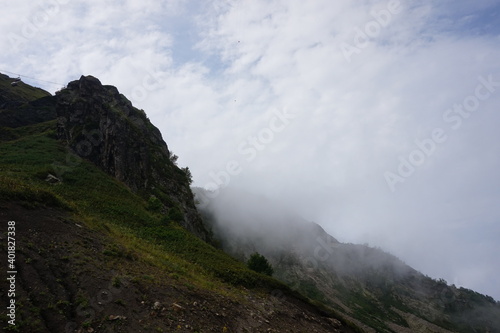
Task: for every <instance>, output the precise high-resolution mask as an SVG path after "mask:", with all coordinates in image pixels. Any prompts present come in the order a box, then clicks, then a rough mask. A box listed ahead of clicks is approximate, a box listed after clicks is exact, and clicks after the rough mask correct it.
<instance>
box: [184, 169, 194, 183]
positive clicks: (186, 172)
mask: <svg viewBox="0 0 500 333" xmlns="http://www.w3.org/2000/svg"><path fill="white" fill-rule="evenodd" d="M181 170H182V171H184V173H185V174H186V178H187V180H188V183H189V185H191V184H192V183H193V175H192V174H191V170H189V168H188V167H185V168H181Z"/></svg>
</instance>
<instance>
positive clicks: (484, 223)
mask: <svg viewBox="0 0 500 333" xmlns="http://www.w3.org/2000/svg"><path fill="white" fill-rule="evenodd" d="M57 1H58V0H51V1H49V0H42V1H39V2H37V3H36V4H24V3H22V4H17V3H6V4H5V8H4V10H2V14H3V13H9V15H7V16H5V17H2V20H0V22H1V23H0V28H1V29H2V31H3V32H5V33H4V34H3V38H2V39H0V46H1V47H2V49H4V50H5V49H8V50H11V52H7V53H3V54H2V55H1V56H0V68H1V69H6V70H11V71H13V72H19V73H22V74H31V76H32V77H35V78H40V79H45V80H49V81H54V82H61V83H65V82H67V81H69V80H73V79H76V78H78V77H79V75H81V74H93V75H96V76H98V77H99V78H100V79H101V81H102V82H103V83H105V84H113V85H116V86H117V87H118V88H119V89H120V91H121V92H122V93H124V94H125V95H126V96H128V97H129V98H130V99H131V100H132V101H133V103H134V104H135V105H136V106H138V107H140V108H143V109H145V110H146V112H147V113H148V115H149V117H150V118H151V119H152V121H153V123H155V124H156V125H157V126H158V127H159V128H160V129H161V131H162V133H163V135H164V138H165V140H166V141H167V143H168V145H169V147H170V148H171V149H172V150H173V151H174V152H175V153H176V154H178V155H179V157H180V158H179V162H180V164H182V165H189V167H190V169H191V171H192V173H193V175H194V180H195V184H196V185H198V186H204V185H206V184H208V183H210V182H213V181H214V179H213V178H214V177H212V176H211V175H213V174H217V173H219V172H222V171H224V170H226V169H227V163H228V162H230V161H237V162H238V163H239V164H240V166H241V168H242V171H241V172H240V173H239V174H238V175H235V176H231V177H230V182H231V183H232V184H235V185H239V186H242V187H245V188H247V189H249V190H253V191H262V192H264V193H265V194H266V195H267V196H270V197H275V198H278V199H280V200H281V201H282V202H285V203H287V204H288V205H289V206H291V207H293V208H294V209H295V210H297V211H299V213H301V214H302V215H303V216H304V217H305V218H306V219H310V220H315V221H316V222H318V223H320V224H321V225H322V226H324V227H325V229H326V230H327V231H329V232H330V233H331V234H332V235H333V236H335V237H337V238H338V239H339V240H341V241H357V242H369V243H370V244H371V245H377V246H381V247H382V248H384V249H386V250H390V251H391V252H393V253H394V254H395V255H397V256H399V257H401V258H402V259H403V260H405V261H406V262H407V263H408V264H410V265H413V266H415V267H417V268H419V269H421V270H422V271H423V273H425V274H429V275H431V276H434V277H444V278H446V279H447V280H449V281H450V282H452V281H455V280H457V281H460V283H463V284H464V285H465V286H467V287H470V288H474V289H478V290H480V291H482V292H487V293H495V294H494V295H493V296H495V297H496V298H497V299H500V293H499V291H498V290H497V289H495V287H494V286H493V284H492V283H491V281H492V280H491V276H493V274H498V273H499V272H498V265H496V261H495V258H493V256H491V255H490V252H492V251H498V248H497V247H496V246H495V245H494V244H492V243H491V242H490V241H489V240H484V239H485V238H484V237H487V235H488V234H498V232H499V227H498V226H497V225H496V224H495V223H494V222H492V221H498V218H499V216H500V212H499V211H498V209H497V208H496V203H497V202H498V199H499V193H498V190H497V189H498V188H499V187H498V183H499V177H498V176H497V175H496V172H495V170H498V167H499V164H500V159H499V157H498V150H497V148H496V145H495V142H497V141H498V139H499V137H498V136H499V134H497V132H498V131H497V129H496V124H498V121H499V119H498V117H499V116H498V105H499V102H500V88H499V89H498V90H496V91H494V92H493V93H492V94H491V95H490V96H489V97H488V98H487V99H486V100H484V101H481V103H480V105H479V107H478V109H477V111H475V112H472V113H471V114H470V116H469V117H468V118H463V119H462V120H463V122H462V124H461V126H460V128H459V129H457V130H454V129H453V128H451V126H450V125H451V124H450V123H449V122H446V121H445V120H444V119H443V115H444V113H445V112H446V111H447V110H448V109H450V108H453V107H454V105H455V104H460V103H463V102H464V99H465V98H467V97H468V96H471V94H472V95H473V94H474V92H475V88H476V86H477V85H478V83H479V81H478V77H480V76H482V77H483V78H487V77H488V75H493V79H494V81H500V76H498V74H497V73H499V72H500V71H499V66H500V63H499V62H498V59H499V53H500V47H499V46H498V45H499V44H498V38H499V34H498V33H499V32H498V31H497V30H495V29H492V28H491V27H492V26H495V24H494V23H495V22H497V21H495V20H498V16H496V17H495V16H494V15H491V14H494V13H497V12H498V5H497V3H496V1H481V2H480V3H477V4H476V3H474V4H473V5H472V4H471V3H470V2H467V1H458V2H457V1H453V2H451V1H444V2H440V3H439V4H436V3H434V2H431V1H421V2H419V3H418V4H408V3H405V2H400V3H399V2H398V1H395V0H393V1H365V2H362V3H356V4H355V3H352V2H348V1H337V2H331V1H326V0H325V1H319V0H318V1H308V2H307V1H306V2H304V1H278V0H276V1H263V0H262V1H260V0H255V1H252V2H246V1H211V2H203V3H201V2H197V1H164V2H157V1H156V2H155V1H146V2H144V1H133V0H128V1H87V2H67V1H62V0H60V1H59V3H60V5H59V10H58V11H57V13H55V12H56V10H55V9H54V8H55V7H54V8H53V9H54V10H53V11H54V14H53V15H49V19H48V20H47V22H46V23H44V24H41V26H40V27H39V28H38V30H37V31H36V32H35V33H34V34H33V36H34V37H33V38H30V39H28V40H27V43H25V44H24V46H23V47H22V48H20V49H16V48H14V47H13V46H12V42H11V41H10V40H9V38H8V36H9V34H10V36H11V35H12V34H17V35H19V36H23V35H22V29H23V27H24V25H25V24H27V23H26V22H31V23H33V18H34V17H35V16H36V15H37V13H39V12H40V10H41V9H40V8H48V7H47V6H50V4H52V5H53V6H55V5H54V4H56V3H57ZM398 3H399V4H400V6H396V7H397V8H398V10H394V8H396V7H394V6H395V5H396V4H398ZM391 9H392V11H391ZM387 13H389V14H390V15H389V14H387ZM3 15H6V14H3ZM384 15H385V16H384ZM457 22H458V23H457ZM482 22H484V24H483V23H482ZM471 27H472V28H473V29H471ZM364 36H366V37H364ZM345 44H349V45H350V46H351V47H353V48H355V52H353V53H350V55H348V56H346V52H345V50H343V48H342V46H343V45H345ZM350 50H354V49H350ZM33 83H37V82H33ZM40 84H42V85H43V83H40ZM44 87H45V88H47V89H50V90H51V91H55V90H57V89H58V87H52V86H44ZM284 110H286V112H289V113H290V114H293V115H295V117H294V118H293V119H291V120H290V122H289V123H287V125H286V127H285V128H284V129H283V130H282V131H279V132H273V133H272V140H268V139H269V137H267V139H266V137H265V135H269V132H268V131H266V129H269V128H270V127H269V126H270V121H272V118H273V117H274V116H275V112H277V111H281V112H284ZM436 128H440V129H442V130H443V131H444V133H445V134H446V136H447V140H446V141H445V142H443V143H439V144H437V145H436V149H435V151H434V152H433V153H432V154H431V155H430V156H426V158H425V161H423V163H422V164H421V165H418V166H417V167H416V168H415V172H414V173H413V174H412V175H411V176H410V177H407V178H405V181H404V182H403V183H398V184H397V185H396V191H395V192H394V193H393V192H391V190H390V188H389V186H388V184H387V182H386V180H385V178H384V173H385V172H388V171H389V172H397V168H398V165H399V163H400V158H406V159H408V158H409V156H410V154H411V153H412V152H413V151H415V150H416V149H417V150H418V149H419V147H418V145H417V144H416V140H417V141H422V140H425V139H428V138H430V137H432V133H433V130H434V129H436ZM259 135H261V136H260V138H259ZM252 137H253V138H257V140H258V141H256V144H257V145H256V146H252V144H251V143H250V142H251V141H249V140H251V138H252ZM263 141H265V142H267V141H269V142H267V143H266V144H263ZM242 144H243V145H244V144H248V145H249V146H248V147H253V149H255V152H256V155H255V158H253V159H252V160H251V161H249V160H248V157H249V155H248V154H242V153H241V149H239V147H241V145H242ZM262 146H263V148H262ZM245 147H246V146H245ZM248 147H246V148H248ZM257 147H259V148H262V149H257ZM478 214H482V215H481V219H479V220H478V219H475V218H473V217H474V216H477V215H478ZM457 218H461V219H463V220H461V221H462V222H461V223H462V224H463V227H462V229H461V230H462V231H463V232H455V231H453V230H455V229H454V228H455V222H453V221H455V220H456V219H457ZM450 230H452V231H450ZM485 230H486V231H487V232H485ZM471 234H475V235H477V238H474V239H473V240H471V239H469V238H468V235H471ZM483 241H485V242H487V244H489V246H488V247H481V246H476V245H477V243H481V242H483ZM490 246H491V247H490ZM463 248H466V249H468V250H469V252H467V254H468V255H467V256H465V255H464V251H463V250H462V249H463ZM492 249H493V250H492ZM443 262H446V263H447V265H442V264H441V263H443ZM475 263H480V264H477V265H476V264H475ZM488 266H489V267H488ZM492 267H493V268H495V267H496V268H495V269H493V268H492ZM492 269H493V271H495V273H492ZM474 271H477V272H478V273H475V272H474ZM468 272H469V273H468ZM472 272H474V273H472Z"/></svg>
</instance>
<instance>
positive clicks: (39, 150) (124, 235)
mask: <svg viewBox="0 0 500 333" xmlns="http://www.w3.org/2000/svg"><path fill="white" fill-rule="evenodd" d="M54 127H55V123H54V122H53V121H52V122H47V123H42V124H37V125H34V126H27V128H18V129H15V130H14V131H13V132H14V135H16V136H18V139H15V140H12V141H7V142H2V143H0V199H3V200H16V201H21V202H24V204H25V205H27V206H29V207H36V206H44V205H45V206H51V207H58V208H63V209H66V210H69V211H71V212H72V213H73V214H74V218H75V220H79V221H82V223H85V224H86V225H87V226H88V227H90V228H92V229H94V230H99V231H100V232H104V233H105V234H107V236H108V237H110V238H111V239H112V240H113V243H114V244H116V246H115V245H110V246H109V247H108V248H107V249H106V250H105V251H104V252H103V253H104V254H106V255H108V256H110V257H120V258H126V259H129V260H133V259H135V258H138V260H142V261H145V262H147V263H148V264H150V265H153V266H155V267H157V268H159V269H160V270H161V271H165V272H168V273H169V274H170V275H171V276H176V277H178V278H179V279H181V280H182V281H184V282H185V283H186V284H188V285H194V286H197V287H200V288H203V289H209V290H218V291H222V290H224V292H226V293H227V292H228V288H227V286H226V285H225V284H229V285H231V286H233V287H239V286H243V287H246V288H259V287H262V288H280V289H283V290H287V289H288V288H287V287H285V286H284V285H282V284H281V283H279V282H277V281H276V280H274V279H272V278H269V277H266V276H264V275H261V274H258V273H256V272H254V271H251V270H249V269H248V268H247V267H246V266H245V265H244V264H243V263H241V262H238V261H237V260H235V259H233V258H232V257H230V256H228V255H227V254H226V253H224V252H222V251H221V250H219V249H216V248H214V247H213V246H211V245H209V244H207V243H205V242H204V241H202V240H200V239H198V238H197V237H195V236H194V235H192V234H191V233H189V232H188V231H186V230H185V229H184V228H182V227H181V226H180V225H179V224H178V222H177V221H178V219H179V217H178V216H177V215H178V212H177V211H175V210H174V211H170V212H169V214H167V215H161V213H159V212H158V211H156V210H152V209H151V202H148V201H147V200H145V199H143V198H142V197H140V196H138V195H136V194H135V193H133V192H131V191H130V189H129V188H128V187H126V186H125V185H124V184H122V183H121V182H119V181H117V180H116V179H114V178H112V177H109V176H108V175H107V174H105V173H104V172H102V171H101V170H100V169H98V168H97V167H95V166H94V165H93V164H91V163H90V162H87V161H85V160H82V159H80V158H78V157H76V156H75V155H74V154H73V153H72V152H70V151H68V150H66V148H65V147H64V146H63V145H62V143H61V142H59V141H57V140H55V138H54ZM48 174H53V175H55V176H56V177H58V178H59V179H61V182H60V183H58V184H50V183H48V182H46V181H45V179H46V177H47V175H48ZM125 262H126V261H125ZM156 278H157V277H155V279H156ZM236 289H237V288H235V289H233V291H234V292H235V293H236V294H238V293H239V292H237V291H236Z"/></svg>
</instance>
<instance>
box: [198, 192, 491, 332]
mask: <svg viewBox="0 0 500 333" xmlns="http://www.w3.org/2000/svg"><path fill="white" fill-rule="evenodd" d="M194 191H195V193H196V197H197V198H198V202H199V210H200V212H201V213H202V215H203V216H204V219H205V221H206V223H207V225H209V226H211V229H212V230H213V232H214V237H215V238H216V239H217V240H218V241H219V242H220V244H221V247H222V248H223V249H224V250H225V251H226V252H228V253H230V254H231V255H233V256H234V257H235V258H238V259H239V260H242V261H244V260H246V259H247V258H248V257H249V256H250V255H251V254H252V253H255V252H259V253H260V254H262V255H264V256H265V257H266V258H267V259H268V260H269V262H270V263H271V264H272V266H273V268H274V272H275V273H274V277H276V278H278V279H279V280H281V281H282V282H284V283H286V284H287V285H289V286H290V287H291V288H292V289H294V290H297V291H298V292H300V293H302V294H304V295H305V296H307V297H309V298H311V299H314V300H316V301H318V302H320V303H322V304H324V305H326V306H328V307H331V308H333V309H335V311H337V312H338V313H339V314H341V315H342V316H343V317H344V318H346V319H348V320H349V321H351V322H354V323H356V325H358V326H359V327H361V328H362V329H363V330H364V331H365V332H500V303H499V302H495V300H494V299H493V298H491V297H489V296H485V295H481V294H479V293H476V292H474V291H472V290H469V289H465V288H457V287H455V286H449V285H447V283H446V281H444V280H434V279H431V278H429V277H427V276H425V275H423V274H422V273H420V272H418V271H416V270H415V269H413V268H411V267H410V266H408V265H406V264H405V263H404V262H402V261H401V260H399V259H398V258H397V257H395V256H393V255H391V254H389V253H386V252H384V251H382V250H380V249H377V248H372V247H369V246H365V245H356V244H344V243H341V242H339V241H337V240H336V239H335V238H334V237H332V236H331V235H329V234H327V233H326V232H325V231H324V230H323V229H322V228H321V227H320V226H319V225H317V224H315V223H312V222H308V221H305V220H303V219H302V218H300V217H297V215H295V214H293V213H290V212H289V211H288V210H287V209H285V208H283V207H280V206H279V205H277V204H276V203H274V202H272V201H270V200H269V199H267V198H265V197H263V196H257V195H253V194H250V193H247V192H244V191H240V190H236V189H232V188H224V189H219V190H218V192H216V193H209V192H207V191H206V190H203V189H200V188H197V189H195V190H194Z"/></svg>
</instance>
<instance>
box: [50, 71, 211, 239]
mask: <svg viewBox="0 0 500 333" xmlns="http://www.w3.org/2000/svg"><path fill="white" fill-rule="evenodd" d="M56 97H57V116H58V130H57V133H58V137H59V139H62V140H64V141H66V142H67V144H68V145H69V147H70V148H71V149H72V150H73V151H74V152H75V153H76V154H78V155H79V156H81V157H83V158H85V159H87V160H89V161H91V162H92V163H94V164H95V165H97V166H98V167H99V168H101V169H102V170H104V171H105V172H106V173H108V174H110V175H112V176H114V177H115V178H116V179H118V180H120V181H122V182H123V183H125V184H126V185H127V186H128V187H129V188H130V189H131V190H132V191H134V192H136V193H138V194H139V195H141V196H143V197H144V198H145V199H148V198H150V197H151V196H154V197H156V198H157V199H159V200H160V202H161V203H162V206H163V209H164V210H165V213H167V211H168V210H180V211H181V212H182V213H183V218H182V219H180V221H179V222H180V223H181V224H182V225H183V226H184V227H185V228H186V229H188V230H189V231H191V232H193V233H194V234H195V235H197V236H198V237H200V238H202V239H204V240H208V239H209V236H208V233H207V231H206V230H205V228H204V226H203V222H202V220H201V218H200V216H199V214H198V212H197V211H196V208H195V205H194V201H193V195H192V193H191V189H190V187H189V179H188V177H187V175H186V173H185V172H184V171H183V170H181V169H179V168H178V167H177V166H176V165H175V164H174V163H172V161H171V160H170V152H169V150H168V147H167V144H166V143H165V141H163V139H162V136H161V133H160V131H159V130H158V129H157V128H156V127H155V126H153V125H152V124H151V122H150V121H149V119H148V118H147V117H146V114H145V113H144V111H142V110H139V109H137V108H135V107H133V106H132V103H131V102H130V101H129V100H128V99H127V98H125V96H123V95H122V94H120V93H119V92H118V90H117V89H116V88H115V87H113V86H103V85H102V84H101V82H100V81H99V80H98V79H96V78H95V77H92V76H82V77H81V78H80V79H79V80H77V81H73V82H70V83H69V84H68V87H67V88H66V89H63V90H61V91H60V92H58V93H57V94H56Z"/></svg>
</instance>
